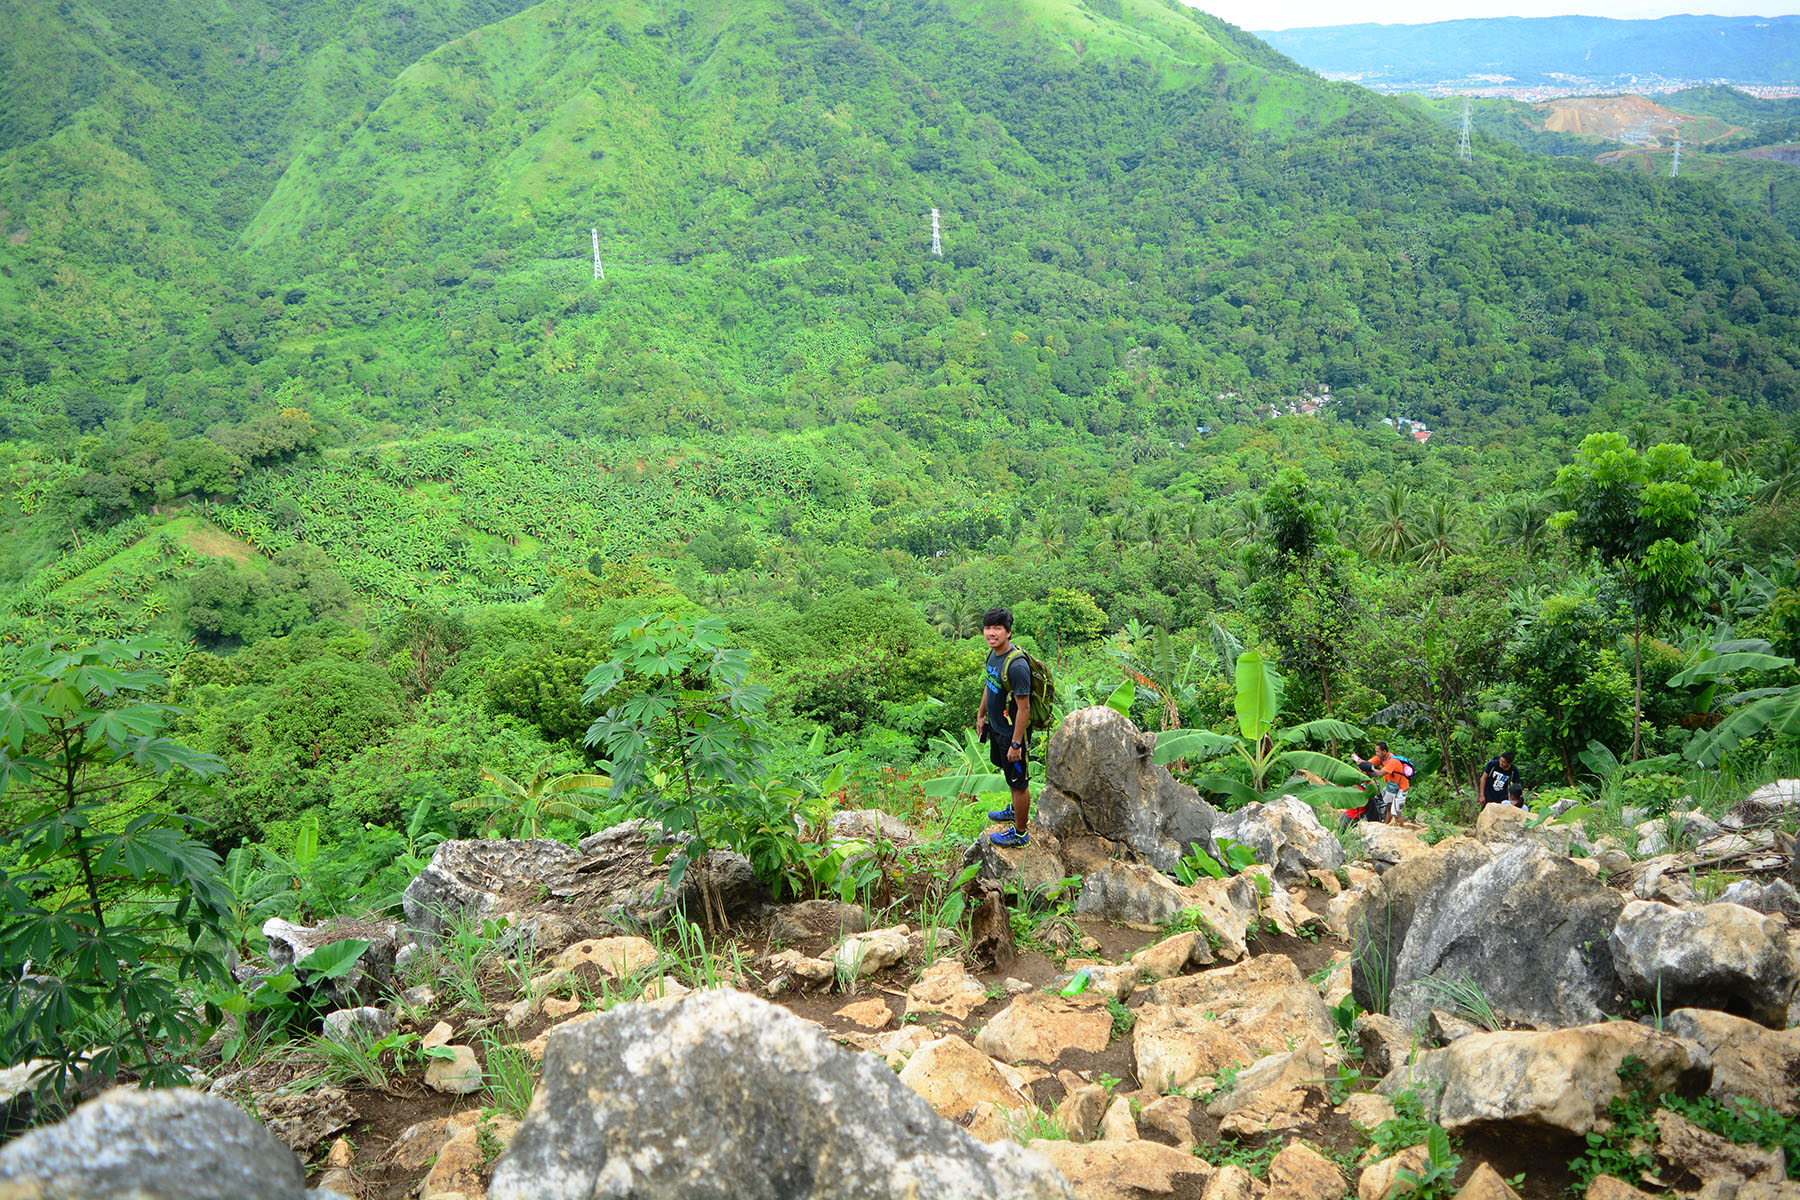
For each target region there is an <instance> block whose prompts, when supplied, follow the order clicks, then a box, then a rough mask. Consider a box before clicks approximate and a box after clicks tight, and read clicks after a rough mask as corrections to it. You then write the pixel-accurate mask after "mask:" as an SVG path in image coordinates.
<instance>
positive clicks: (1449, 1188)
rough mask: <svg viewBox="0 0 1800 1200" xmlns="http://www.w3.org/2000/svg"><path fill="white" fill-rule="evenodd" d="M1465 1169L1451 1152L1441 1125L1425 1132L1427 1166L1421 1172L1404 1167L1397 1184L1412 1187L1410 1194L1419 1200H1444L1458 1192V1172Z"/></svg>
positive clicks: (1400, 1170)
mask: <svg viewBox="0 0 1800 1200" xmlns="http://www.w3.org/2000/svg"><path fill="white" fill-rule="evenodd" d="M1460 1166H1462V1155H1460V1154H1458V1153H1456V1151H1454V1150H1452V1149H1451V1148H1450V1135H1449V1134H1448V1133H1445V1132H1444V1127H1443V1126H1442V1125H1433V1126H1432V1127H1431V1128H1430V1129H1427V1130H1426V1131H1425V1162H1424V1163H1423V1164H1422V1165H1421V1166H1420V1167H1419V1169H1418V1170H1416V1171H1415V1170H1412V1169H1411V1168H1409V1167H1401V1168H1400V1169H1399V1170H1398V1171H1395V1172H1394V1180H1395V1182H1396V1183H1405V1184H1408V1185H1409V1186H1410V1194H1411V1195H1415V1196H1417V1197H1419V1200H1442V1198H1443V1197H1445V1196H1449V1195H1452V1194H1453V1193H1454V1192H1455V1191H1456V1170H1457V1168H1458V1167H1460Z"/></svg>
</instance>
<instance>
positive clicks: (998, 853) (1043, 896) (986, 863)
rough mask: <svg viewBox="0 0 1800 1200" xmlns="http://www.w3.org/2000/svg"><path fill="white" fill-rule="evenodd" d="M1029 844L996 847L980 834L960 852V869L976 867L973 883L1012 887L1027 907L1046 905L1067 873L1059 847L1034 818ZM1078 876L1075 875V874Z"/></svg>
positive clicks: (1069, 872) (1055, 839)
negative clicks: (1023, 899)
mask: <svg viewBox="0 0 1800 1200" xmlns="http://www.w3.org/2000/svg"><path fill="white" fill-rule="evenodd" d="M1030 829H1031V840H1030V841H1029V842H1027V843H1025V844H1024V845H1023V846H996V845H994V843H993V842H992V841H990V840H989V836H990V835H989V834H987V833H984V834H982V835H981V836H980V837H978V838H976V839H975V840H974V842H972V843H971V844H970V845H969V848H968V849H967V850H965V851H963V857H962V865H963V866H964V867H979V868H980V869H979V870H978V871H977V872H976V873H975V877H976V878H977V879H982V880H989V881H992V882H994V883H997V884H1000V885H1002V886H1005V885H1007V884H1012V885H1014V886H1016V887H1017V888H1018V890H1019V895H1020V896H1022V897H1024V898H1025V902H1026V903H1027V904H1031V905H1033V906H1036V905H1037V904H1041V903H1046V902H1048V901H1049V900H1050V899H1053V898H1054V897H1055V896H1057V895H1059V894H1060V893H1061V890H1062V887H1063V880H1064V879H1065V878H1067V877H1068V876H1069V875H1070V874H1071V871H1070V869H1069V866H1068V864H1066V863H1065V862H1064V861H1063V847H1062V843H1061V842H1060V841H1059V840H1058V839H1057V838H1056V837H1055V836H1053V835H1052V834H1051V833H1050V831H1049V830H1047V829H1044V828H1043V827H1042V826H1040V825H1039V824H1038V823H1037V820H1036V819H1035V814H1034V818H1033V820H1032V823H1031V826H1030ZM1076 873H1079V872H1076Z"/></svg>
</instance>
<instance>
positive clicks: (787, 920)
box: [769, 900, 869, 944]
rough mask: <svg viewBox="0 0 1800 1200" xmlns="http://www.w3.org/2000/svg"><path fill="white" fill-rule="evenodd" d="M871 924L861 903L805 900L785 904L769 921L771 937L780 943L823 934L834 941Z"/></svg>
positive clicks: (858, 931)
mask: <svg viewBox="0 0 1800 1200" xmlns="http://www.w3.org/2000/svg"><path fill="white" fill-rule="evenodd" d="M868 927H869V914H868V913H867V912H865V911H864V909H863V906H862V905H860V904H844V903H841V902H839V901H837V900H802V901H801V902H800V903H798V904H789V905H786V906H784V907H783V908H782V909H781V911H780V912H778V913H776V914H775V919H774V920H773V921H772V922H770V924H769V936H770V937H771V938H773V939H774V940H775V941H777V942H798V941H804V940H805V939H808V938H816V937H823V938H829V939H831V941H832V943H833V944H836V943H837V942H839V941H841V940H842V939H843V938H844V937H845V935H847V934H852V933H862V932H863V931H864V930H866V929H868Z"/></svg>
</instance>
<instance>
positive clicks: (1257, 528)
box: [1227, 492, 1269, 546]
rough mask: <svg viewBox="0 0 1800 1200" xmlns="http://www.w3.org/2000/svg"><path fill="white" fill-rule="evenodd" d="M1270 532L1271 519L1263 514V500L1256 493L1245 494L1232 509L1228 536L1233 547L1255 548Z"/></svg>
mask: <svg viewBox="0 0 1800 1200" xmlns="http://www.w3.org/2000/svg"><path fill="white" fill-rule="evenodd" d="M1268 532H1269V518H1268V516H1267V515H1266V514H1265V513H1264V512H1263V508H1262V500H1261V498H1259V497H1258V496H1257V494H1256V493H1255V492H1243V493H1241V494H1240V495H1239V496H1238V498H1237V503H1236V504H1234V505H1233V506H1232V509H1231V528H1230V531H1229V533H1228V534H1227V536H1228V537H1229V538H1230V539H1231V544H1232V545H1233V546H1254V545H1256V544H1257V543H1258V542H1261V541H1262V540H1263V537H1264V535H1266V534H1267V533H1268Z"/></svg>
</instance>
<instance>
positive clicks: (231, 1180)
mask: <svg viewBox="0 0 1800 1200" xmlns="http://www.w3.org/2000/svg"><path fill="white" fill-rule="evenodd" d="M309 1194H310V1193H308V1191H307V1188H306V1172H305V1171H304V1170H303V1169H301V1166H300V1160H299V1159H297V1158H295V1157H294V1152H293V1151H292V1150H290V1149H288V1148H287V1147H286V1146H284V1145H282V1144H281V1142H279V1141H277V1140H276V1138H275V1137H274V1135H273V1134H271V1133H269V1131H268V1130H266V1129H264V1128H263V1127H262V1126H261V1125H258V1124H257V1123H256V1122H255V1121H253V1120H251V1119H250V1118H249V1117H248V1116H246V1115H244V1113H243V1111H242V1110H240V1109H239V1108H238V1107H237V1106H236V1105H233V1104H231V1103H230V1102H229V1101H226V1100H223V1099H221V1098H219V1097H217V1096H206V1095H202V1094H200V1093H199V1092H196V1091H193V1090H192V1089H189V1088H156V1089H149V1088H143V1089H140V1088H135V1087H119V1088H113V1089H112V1090H111V1091H108V1092H105V1093H103V1094H101V1095H100V1096H98V1097H96V1098H95V1099H93V1100H90V1101H88V1102H87V1103H86V1104H83V1105H80V1106H79V1107H77V1108H76V1109H75V1111H74V1112H73V1113H72V1114H70V1116H69V1117H68V1118H67V1119H66V1120H64V1121H62V1122H60V1123H58V1124H56V1125H49V1126H45V1127H42V1128H39V1129H33V1130H31V1131H29V1132H27V1133H26V1134H24V1135H23V1136H21V1137H19V1138H17V1139H15V1140H14V1141H12V1142H9V1143H7V1144H6V1145H5V1146H3V1147H0V1196H3V1197H5V1198H6V1200H118V1198H120V1197H132V1198H133V1200H242V1198H243V1197H246V1196H255V1197H257V1198H258V1200H303V1198H304V1197H307V1196H308V1195H309Z"/></svg>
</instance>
